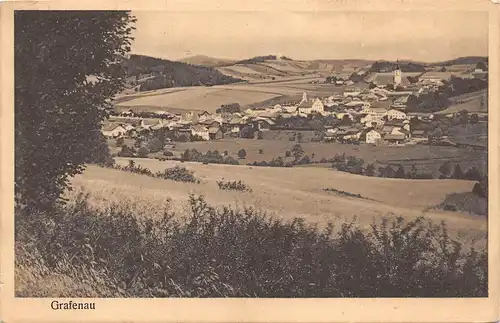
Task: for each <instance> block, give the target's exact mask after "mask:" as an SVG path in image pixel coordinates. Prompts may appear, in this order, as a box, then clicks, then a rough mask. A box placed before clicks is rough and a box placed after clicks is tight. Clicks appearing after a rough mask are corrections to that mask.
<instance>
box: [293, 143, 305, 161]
mask: <svg viewBox="0 0 500 323" xmlns="http://www.w3.org/2000/svg"><path fill="white" fill-rule="evenodd" d="M292 154H293V158H294V159H295V160H296V161H297V160H300V159H301V158H302V156H304V155H305V152H304V149H302V146H301V145H300V144H295V145H293V147H292Z"/></svg>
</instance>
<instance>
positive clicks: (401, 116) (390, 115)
mask: <svg viewBox="0 0 500 323" xmlns="http://www.w3.org/2000/svg"><path fill="white" fill-rule="evenodd" d="M387 119H388V120H393V119H396V120H405V119H406V113H404V112H403V111H399V110H396V109H391V110H389V111H387Z"/></svg>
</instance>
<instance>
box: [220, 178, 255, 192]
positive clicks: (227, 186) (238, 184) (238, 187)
mask: <svg viewBox="0 0 500 323" xmlns="http://www.w3.org/2000/svg"><path fill="white" fill-rule="evenodd" d="M217 186H219V188H220V189H221V190H226V191H240V192H252V189H251V188H250V187H249V186H248V185H247V184H245V183H244V182H243V181H241V180H239V181H227V182H226V181H224V180H221V181H217Z"/></svg>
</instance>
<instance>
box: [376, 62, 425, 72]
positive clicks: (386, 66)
mask: <svg viewBox="0 0 500 323" xmlns="http://www.w3.org/2000/svg"><path fill="white" fill-rule="evenodd" d="M397 65H398V62H390V61H376V62H375V63H373V64H372V66H371V68H370V72H372V73H384V72H392V71H393V70H395V69H396V67H397ZM399 66H400V68H401V71H403V72H407V73H412V72H425V71H426V69H425V65H424V64H421V63H415V62H407V61H406V62H405V61H400V62H399Z"/></svg>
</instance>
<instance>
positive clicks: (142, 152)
mask: <svg viewBox="0 0 500 323" xmlns="http://www.w3.org/2000/svg"><path fill="white" fill-rule="evenodd" d="M148 154H149V150H148V149H147V148H146V147H141V148H139V151H138V152H137V155H138V156H139V157H141V158H146V157H148Z"/></svg>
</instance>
